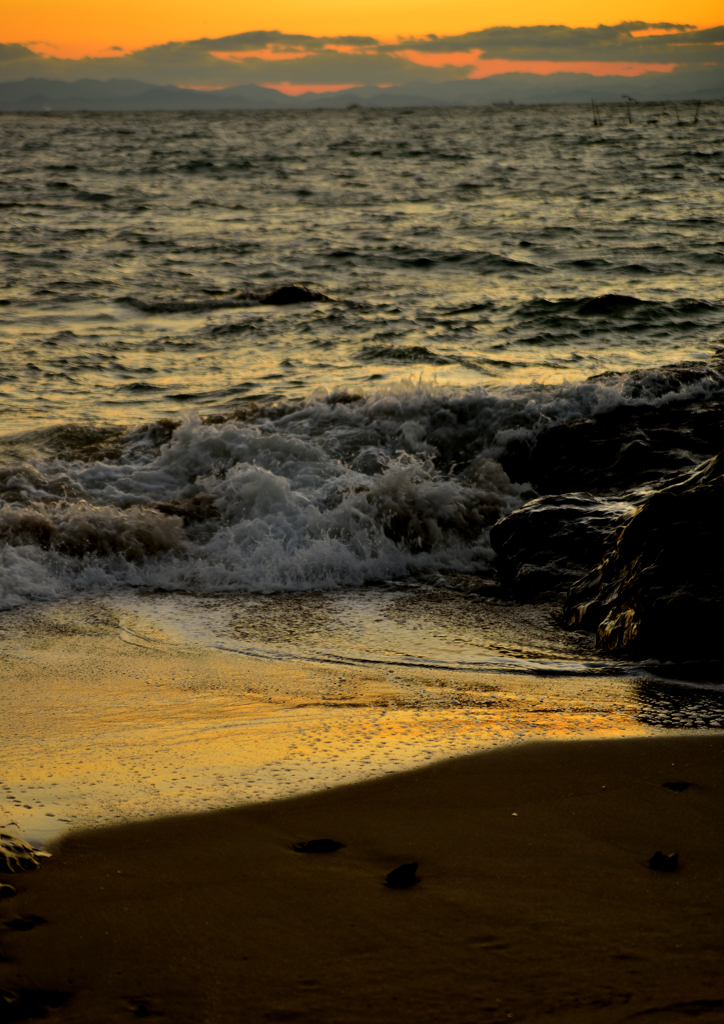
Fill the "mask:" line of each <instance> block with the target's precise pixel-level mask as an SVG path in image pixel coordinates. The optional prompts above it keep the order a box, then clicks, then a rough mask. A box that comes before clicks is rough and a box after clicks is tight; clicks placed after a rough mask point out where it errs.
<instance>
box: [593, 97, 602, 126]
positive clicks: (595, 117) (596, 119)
mask: <svg viewBox="0 0 724 1024" xmlns="http://www.w3.org/2000/svg"><path fill="white" fill-rule="evenodd" d="M591 111H592V113H593V127H594V128H600V127H601V115H600V114H599V112H598V107H597V106H596V104H595V103H594V102H593V100H591Z"/></svg>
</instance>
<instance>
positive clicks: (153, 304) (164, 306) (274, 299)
mask: <svg viewBox="0 0 724 1024" xmlns="http://www.w3.org/2000/svg"><path fill="white" fill-rule="evenodd" d="M116 301H117V302H122V303H125V305H127V306H133V308H134V309H138V310H140V311H141V312H142V313H206V312H209V311H211V310H213V309H235V308H242V307H247V306H263V305H271V306H291V305H294V304H296V303H303V302H331V301H332V300H331V299H330V298H329V296H328V295H325V294H324V293H323V292H315V291H312V290H311V289H309V288H307V287H306V286H304V285H296V284H293V285H282V286H280V287H279V288H274V289H272V290H271V291H266V292H244V293H241V292H236V293H234V294H231V295H225V296H222V297H221V298H211V297H209V298H197V299H188V298H179V299H141V298H138V297H137V296H135V295H124V296H122V297H121V298H119V299H117V300H116Z"/></svg>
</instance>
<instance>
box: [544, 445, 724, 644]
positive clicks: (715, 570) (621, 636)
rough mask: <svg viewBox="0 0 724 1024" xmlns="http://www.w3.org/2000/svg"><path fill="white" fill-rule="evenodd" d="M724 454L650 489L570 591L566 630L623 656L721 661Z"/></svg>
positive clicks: (723, 609)
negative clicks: (592, 635)
mask: <svg viewBox="0 0 724 1024" xmlns="http://www.w3.org/2000/svg"><path fill="white" fill-rule="evenodd" d="M723 522H724V453H722V454H720V455H717V456H715V458H713V459H710V460H709V461H708V462H706V463H704V464H703V465H702V466H700V467H699V468H698V469H697V470H696V471H695V472H694V473H692V474H690V475H689V476H688V477H687V478H686V479H685V480H683V481H682V482H680V483H677V484H674V485H672V486H670V487H667V488H664V489H662V490H661V491H657V492H655V493H654V494H652V495H651V497H649V499H648V500H647V501H646V502H645V503H644V504H643V505H642V506H641V508H640V509H639V510H638V511H637V512H636V514H635V515H634V516H633V517H632V518H631V519H630V520H629V522H628V523H627V524H626V526H625V527H624V528H623V530H622V531H621V533H620V535H619V537H618V540H617V543H616V545H615V547H614V548H613V550H612V551H611V552H610V554H609V555H608V556H606V557H605V558H604V559H603V561H602V562H601V563H600V564H599V565H598V566H597V568H595V569H594V570H592V571H591V572H589V573H588V574H587V575H585V576H584V577H582V578H581V579H580V580H578V581H577V582H576V583H575V584H574V585H573V586H572V587H571V590H570V593H569V595H568V598H567V601H566V605H565V608H564V613H563V620H564V622H565V624H566V625H567V626H568V627H569V628H575V629H590V630H595V631H596V646H597V647H598V648H599V649H601V650H604V651H611V652H615V653H620V654H623V655H626V656H627V657H631V656H632V657H637V658H638V657H654V658H660V659H674V660H691V661H706V660H721V658H722V651H721V634H720V629H721V623H722V616H723V614H724V530H722V523H723Z"/></svg>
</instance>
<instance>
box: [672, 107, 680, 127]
mask: <svg viewBox="0 0 724 1024" xmlns="http://www.w3.org/2000/svg"><path fill="white" fill-rule="evenodd" d="M674 110H675V112H676V123H677V124H681V118H680V117H679V108H678V107H677V106H676V104H674Z"/></svg>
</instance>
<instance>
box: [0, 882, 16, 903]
mask: <svg viewBox="0 0 724 1024" xmlns="http://www.w3.org/2000/svg"><path fill="white" fill-rule="evenodd" d="M17 891H18V890H17V889H16V888H15V886H14V885H0V900H7V899H10V897H11V896H15V895H17Z"/></svg>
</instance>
